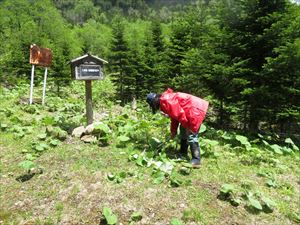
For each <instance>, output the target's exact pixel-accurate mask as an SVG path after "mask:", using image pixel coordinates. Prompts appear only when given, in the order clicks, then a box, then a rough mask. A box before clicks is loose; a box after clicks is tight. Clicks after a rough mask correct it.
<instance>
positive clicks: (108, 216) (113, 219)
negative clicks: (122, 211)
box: [102, 207, 118, 225]
mask: <svg viewBox="0 0 300 225" xmlns="http://www.w3.org/2000/svg"><path fill="white" fill-rule="evenodd" d="M102 215H103V216H104V218H105V220H106V222H107V224H109V225H113V224H116V223H117V222H118V217H117V216H116V215H115V214H114V213H113V212H112V210H111V208H109V207H103V209H102Z"/></svg>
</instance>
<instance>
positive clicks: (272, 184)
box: [266, 179, 277, 188]
mask: <svg viewBox="0 0 300 225" xmlns="http://www.w3.org/2000/svg"><path fill="white" fill-rule="evenodd" d="M266 184H267V185H268V186H269V187H274V188H275V187H277V184H276V182H275V181H274V180H272V179H268V180H267V182H266Z"/></svg>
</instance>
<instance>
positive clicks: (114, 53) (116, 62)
mask: <svg viewBox="0 0 300 225" xmlns="http://www.w3.org/2000/svg"><path fill="white" fill-rule="evenodd" d="M112 32H113V40H112V45H111V56H110V59H109V61H110V70H111V72H112V76H113V81H114V83H115V84H116V85H117V94H118V95H119V97H120V99H121V101H122V103H125V102H127V101H128V100H129V99H130V95H131V93H132V89H131V87H130V86H131V85H132V84H133V83H134V78H133V77H132V76H131V74H130V70H129V63H130V62H129V48H128V44H127V43H126V41H125V39H124V24H123V22H122V20H121V19H120V18H117V19H116V21H115V22H114V24H113V31H112Z"/></svg>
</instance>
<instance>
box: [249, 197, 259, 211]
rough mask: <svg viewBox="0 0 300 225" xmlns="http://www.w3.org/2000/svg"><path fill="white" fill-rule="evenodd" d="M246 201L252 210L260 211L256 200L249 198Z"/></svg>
mask: <svg viewBox="0 0 300 225" xmlns="http://www.w3.org/2000/svg"><path fill="white" fill-rule="evenodd" d="M248 200H249V204H250V206H252V207H253V208H255V209H257V210H262V206H261V204H260V202H259V201H258V200H256V199H254V198H252V197H249V198H248Z"/></svg>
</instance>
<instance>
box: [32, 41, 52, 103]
mask: <svg viewBox="0 0 300 225" xmlns="http://www.w3.org/2000/svg"><path fill="white" fill-rule="evenodd" d="M29 63H30V64H31V65H32V68H31V82H30V97H29V104H32V100H33V81H34V67H35V66H43V67H45V74H44V85H43V98H42V104H43V105H44V104H45V95H46V81H47V72H48V67H49V66H50V65H51V63H52V51H51V49H49V48H40V47H39V46H37V45H35V44H32V45H30V58H29Z"/></svg>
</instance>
